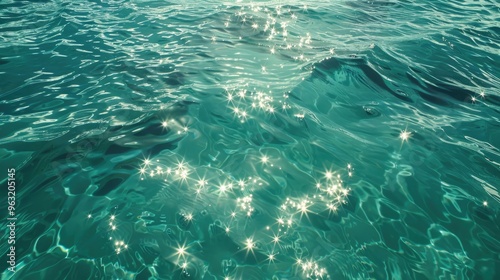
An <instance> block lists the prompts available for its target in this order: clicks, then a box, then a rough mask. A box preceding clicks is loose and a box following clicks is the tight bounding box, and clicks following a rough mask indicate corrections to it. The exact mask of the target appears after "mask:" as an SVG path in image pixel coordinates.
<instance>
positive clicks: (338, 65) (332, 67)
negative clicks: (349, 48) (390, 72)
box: [313, 56, 413, 102]
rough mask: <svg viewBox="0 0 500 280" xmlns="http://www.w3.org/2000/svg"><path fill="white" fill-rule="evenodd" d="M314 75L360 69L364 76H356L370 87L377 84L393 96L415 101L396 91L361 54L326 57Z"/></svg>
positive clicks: (316, 67)
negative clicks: (349, 56) (344, 56)
mask: <svg viewBox="0 0 500 280" xmlns="http://www.w3.org/2000/svg"><path fill="white" fill-rule="evenodd" d="M314 66H315V67H314V72H313V74H314V75H317V76H320V77H325V76H326V75H331V74H332V73H334V72H336V71H341V70H344V71H346V72H348V73H356V71H354V70H356V69H357V70H359V71H360V72H361V73H362V74H363V76H360V77H358V76H355V75H354V77H353V78H355V79H356V80H357V81H358V82H361V83H363V84H366V85H367V86H368V87H373V86H376V87H378V88H380V89H382V90H384V91H386V92H389V93H390V94H392V95H393V96H395V97H397V98H399V99H401V100H403V101H406V102H413V100H412V99H411V98H409V97H408V96H407V95H406V94H402V91H398V92H396V91H395V90H393V89H392V88H390V87H389V86H388V85H387V83H386V81H385V79H384V77H383V76H382V75H380V74H379V73H378V72H377V71H376V70H375V69H373V68H372V67H371V66H370V65H368V64H367V62H366V60H365V59H364V58H363V57H360V56H353V57H351V58H336V57H330V58H327V59H324V60H322V61H320V62H318V63H316V64H315V65H314ZM365 79H366V81H365Z"/></svg>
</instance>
